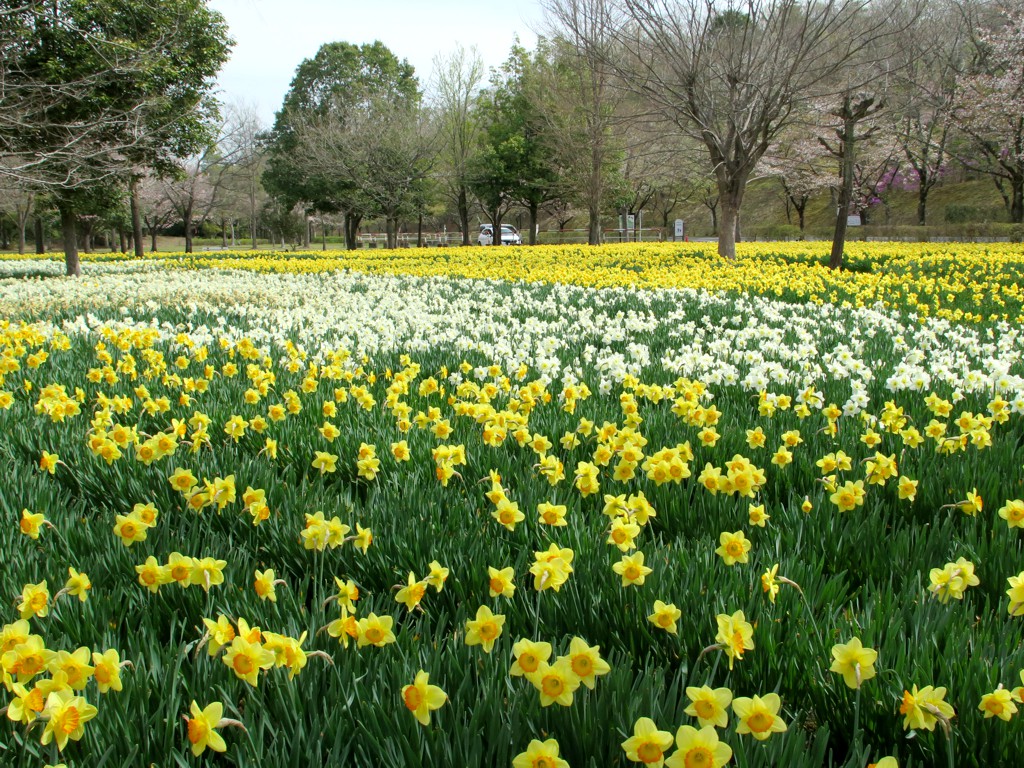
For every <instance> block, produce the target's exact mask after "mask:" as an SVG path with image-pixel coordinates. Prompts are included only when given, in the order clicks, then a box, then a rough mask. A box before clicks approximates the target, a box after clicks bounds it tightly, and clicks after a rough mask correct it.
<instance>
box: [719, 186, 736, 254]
mask: <svg viewBox="0 0 1024 768" xmlns="http://www.w3.org/2000/svg"><path fill="white" fill-rule="evenodd" d="M719 205H721V206H722V224H721V226H720V227H719V228H718V255H719V256H722V257H724V258H726V259H735V258H736V227H737V225H738V219H739V208H738V206H737V205H736V203H735V202H734V201H733V200H730V199H729V198H728V197H727V196H726V195H722V197H721V199H720V200H719Z"/></svg>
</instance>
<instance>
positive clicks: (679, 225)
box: [672, 219, 683, 240]
mask: <svg viewBox="0 0 1024 768" xmlns="http://www.w3.org/2000/svg"><path fill="white" fill-rule="evenodd" d="M672 239H673V240H682V239H683V220H682V219H676V231H675V234H674V235H673V237H672Z"/></svg>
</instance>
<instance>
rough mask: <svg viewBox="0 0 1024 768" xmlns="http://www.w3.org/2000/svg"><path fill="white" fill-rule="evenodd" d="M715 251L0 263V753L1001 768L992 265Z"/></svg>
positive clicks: (1001, 366) (997, 311)
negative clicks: (70, 267) (846, 262)
mask: <svg viewBox="0 0 1024 768" xmlns="http://www.w3.org/2000/svg"><path fill="white" fill-rule="evenodd" d="M747 248H748V250H746V251H745V252H744V253H742V254H741V257H740V258H739V259H737V261H736V262H735V263H724V262H721V261H720V260H718V259H717V258H716V257H713V256H712V255H710V254H708V253H704V252H702V251H701V250H700V248H699V247H698V244H686V245H677V246H669V245H663V246H643V247H641V246H635V245H629V246H623V247H618V248H617V247H611V246H608V247H605V248H602V249H591V250H587V249H578V248H575V247H566V248H561V249H559V248H557V247H554V246H552V247H544V248H539V249H521V250H520V249H498V251H499V253H495V252H494V251H491V250H489V249H465V250H456V251H439V250H435V251H432V252H427V251H412V250H409V251H399V252H387V251H375V252H365V253H360V254H345V253H332V252H328V253H326V254H319V253H309V254H293V253H274V254H268V253H265V252H264V253H252V254H246V253H217V254H196V255H193V256H185V255H182V254H169V255H157V256H156V257H154V258H147V259H144V260H140V261H135V260H128V259H124V258H121V257H118V256H111V255H108V254H103V255H96V256H94V257H93V258H87V259H86V260H85V264H84V272H85V274H84V276H83V277H82V278H79V279H67V278H63V277H59V276H57V275H58V273H59V270H60V266H61V265H60V263H59V262H56V261H49V260H43V261H40V260H34V259H22V260H8V261H3V262H0V436H2V439H0V472H2V473H3V480H2V482H0V515H2V519H3V520H4V521H5V524H4V525H2V526H0V594H2V595H3V598H4V599H3V608H2V609H0V610H2V613H0V626H2V631H0V662H2V670H3V681H4V686H5V691H4V692H2V693H0V706H2V707H6V716H5V717H4V718H3V719H2V724H0V764H2V765H11V766H17V767H18V768H29V767H31V768H42V766H44V765H58V764H64V765H66V766H68V768H76V767H84V766H90V767H91V768H102V767H104V766H105V767H107V768H111V767H119V766H125V767H127V766H136V765H150V764H155V765H158V766H169V765H180V766H190V765H198V764H209V765H237V766H253V767H256V766H307V765H320V764H323V765H395V766H398V765H428V764H429V765H445V766H477V765H479V766H514V767H515V768H555V767H556V766H557V767H559V768H564V766H565V765H569V766H572V767H573V768H582V767H584V766H593V767H595V768H597V767H601V768H603V767H604V766H628V765H648V766H660V765H663V764H664V765H668V766H670V768H684V767H685V768H697V767H700V768H708V767H709V766H722V765H726V764H729V765H737V766H765V767H767V766H787V767H789V766H793V767H795V768H802V767H804V766H807V767H808V768H810V767H811V766H848V767H849V768H864V766H867V765H869V764H877V765H878V766H879V767H880V768H892V766H894V765H897V764H898V765H899V766H902V767H904V768H906V767H907V766H931V765H938V766H943V765H956V766H982V765H985V766H989V765H1014V764H1017V762H1018V761H1019V759H1020V758H1019V755H1020V754H1021V752H1022V750H1024V730H1022V724H1021V721H1020V720H1019V718H1020V717H1021V715H1019V714H1018V713H1017V709H1018V706H1021V698H1022V695H1024V645H1022V636H1024V633H1022V626H1024V625H1022V621H1024V618H1022V616H1024V556H1022V548H1021V541H1020V534H1021V529H1024V487H1022V485H1024V472H1022V465H1024V427H1022V414H1024V363H1022V354H1024V336H1022V335H1021V332H1020V323H1021V321H1022V314H1024V308H1022V297H1021V292H1020V285H1019V282H1018V280H1019V275H1020V274H1021V269H1022V267H1024V253H1021V250H1020V247H1019V246H1016V247H1010V246H962V245H958V246H956V250H950V249H949V246H944V245H939V244H936V245H934V246H921V245H918V246H903V245H888V246H882V245H875V244H871V245H866V246H862V247H861V248H860V250H857V251H856V252H853V253H852V254H851V259H850V265H851V267H852V269H851V270H850V271H846V272H843V273H839V274H836V273H832V272H829V271H828V270H825V269H823V268H822V267H821V266H820V262H821V260H822V259H823V258H824V251H823V250H822V249H821V248H820V247H819V248H817V250H815V247H814V246H808V245H805V244H799V245H797V244H786V245H774V244H773V245H771V246H766V245H764V244H761V245H760V252H758V251H757V250H756V249H755V248H754V247H753V246H747ZM819 251H820V252H819ZM492 254H493V255H492ZM897 761H898V762H897Z"/></svg>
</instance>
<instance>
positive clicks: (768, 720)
mask: <svg viewBox="0 0 1024 768" xmlns="http://www.w3.org/2000/svg"><path fill="white" fill-rule="evenodd" d="M781 706H782V700H781V699H780V698H779V695H778V694H777V693H769V694H767V695H766V696H764V697H763V698H762V697H760V696H754V697H753V698H746V697H744V696H741V697H740V698H737V699H733V701H732V710H733V712H735V713H736V717H737V719H738V720H739V722H738V723H737V725H736V733H740V734H742V733H749V734H750V735H751V736H753V737H754V738H755V739H757V740H758V741H765V740H767V739H768V738H769V737H771V735H772V734H773V733H783V732H785V731H786V730H787V728H788V727H787V725H786V723H785V722H784V721H783V720H782V718H781V717H779V708H780V707H781Z"/></svg>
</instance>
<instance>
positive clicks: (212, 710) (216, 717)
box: [185, 699, 228, 757]
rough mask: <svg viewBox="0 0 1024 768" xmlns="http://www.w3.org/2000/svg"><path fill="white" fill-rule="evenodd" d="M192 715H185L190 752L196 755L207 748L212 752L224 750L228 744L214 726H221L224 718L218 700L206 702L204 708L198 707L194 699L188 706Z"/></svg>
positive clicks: (222, 706) (221, 705) (222, 707)
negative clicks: (190, 746)
mask: <svg viewBox="0 0 1024 768" xmlns="http://www.w3.org/2000/svg"><path fill="white" fill-rule="evenodd" d="M189 712H191V714H192V717H186V718H185V722H186V723H187V726H188V740H189V742H190V743H191V745H192V754H193V755H195V756H196V757H198V756H199V755H201V754H203V752H205V751H206V750H207V749H212V750H213V751H214V752H224V751H226V750H227V748H228V745H227V743H225V741H224V737H223V736H221V735H220V734H219V733H217V731H216V730H215V729H216V728H219V727H220V726H221V721H222V720H223V719H224V705H223V704H221V703H220V702H219V701H215V702H213V703H212V704H208V705H207V706H206V708H205V709H202V708H200V706H199V705H198V704H197V703H196V701H195V699H193V700H192V704H191V705H190V707H189Z"/></svg>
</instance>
